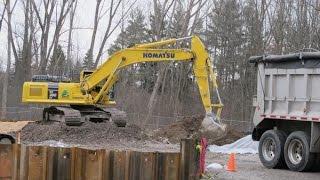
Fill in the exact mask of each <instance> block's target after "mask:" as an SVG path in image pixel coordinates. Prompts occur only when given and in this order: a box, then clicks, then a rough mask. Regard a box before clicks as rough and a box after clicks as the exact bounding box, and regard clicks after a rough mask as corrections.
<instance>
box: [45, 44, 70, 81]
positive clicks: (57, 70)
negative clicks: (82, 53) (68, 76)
mask: <svg viewBox="0 0 320 180" xmlns="http://www.w3.org/2000/svg"><path fill="white" fill-rule="evenodd" d="M65 65H66V56H65V55H64V52H63V50H62V47H61V45H58V47H57V49H56V50H55V51H54V52H53V54H52V56H51V58H50V62H49V66H48V73H49V74H50V75H56V76H62V75H65V73H66V72H65V68H64V67H65Z"/></svg>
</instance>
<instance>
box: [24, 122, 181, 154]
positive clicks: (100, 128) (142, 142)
mask: <svg viewBox="0 0 320 180" xmlns="http://www.w3.org/2000/svg"><path fill="white" fill-rule="evenodd" d="M21 140H22V142H24V143H26V144H34V145H48V142H53V141H56V142H59V143H63V144H68V145H72V146H80V147H86V148H108V149H119V150H123V149H131V150H135V149H136V150H145V151H149V150H150V151H154V150H158V151H176V150H178V147H176V146H175V145H174V146H173V145H170V144H164V143H160V142H155V141H153V140H152V139H151V138H150V137H148V136H147V135H146V134H145V133H144V131H143V130H142V129H140V128H139V127H138V126H135V125H127V126H126V127H117V126H116V125H115V124H113V123H112V122H103V123H93V122H86V123H84V124H83V125H82V126H76V127H72V126H66V125H65V124H63V123H57V122H55V123H39V122H38V123H29V124H28V125H26V126H25V127H24V128H23V129H22V132H21ZM49 145H50V144H49Z"/></svg>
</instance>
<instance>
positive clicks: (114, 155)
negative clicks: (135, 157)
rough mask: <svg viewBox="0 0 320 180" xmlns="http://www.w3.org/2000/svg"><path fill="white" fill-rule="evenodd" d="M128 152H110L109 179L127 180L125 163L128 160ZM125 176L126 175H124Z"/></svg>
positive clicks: (126, 163)
mask: <svg viewBox="0 0 320 180" xmlns="http://www.w3.org/2000/svg"><path fill="white" fill-rule="evenodd" d="M127 154H128V155H129V154H130V152H126V151H111V153H110V155H111V158H110V160H111V161H110V163H111V174H112V175H111V177H112V179H113V180H125V179H128V177H129V173H128V169H127V165H129V163H128V162H127V161H128V160H129V156H128V157H127ZM126 174H127V175H126Z"/></svg>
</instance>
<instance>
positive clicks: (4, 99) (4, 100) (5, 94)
mask: <svg viewBox="0 0 320 180" xmlns="http://www.w3.org/2000/svg"><path fill="white" fill-rule="evenodd" d="M5 8H6V9H7V17H8V23H7V24H8V35H7V37H8V47H7V48H8V49H7V58H8V59H7V67H6V73H5V75H4V81H3V85H2V86H3V87H2V88H3V89H2V98H1V108H2V109H1V112H2V113H1V119H5V118H6V112H7V109H6V108H7V97H8V85H9V84H8V82H9V73H10V65H11V40H10V38H12V37H11V35H12V32H11V31H12V30H11V9H10V0H8V1H7V3H6V7H5Z"/></svg>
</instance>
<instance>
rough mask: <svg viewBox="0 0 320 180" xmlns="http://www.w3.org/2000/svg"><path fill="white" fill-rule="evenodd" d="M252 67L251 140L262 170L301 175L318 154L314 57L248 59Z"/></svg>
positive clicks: (319, 59)
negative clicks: (284, 170) (286, 170)
mask: <svg viewBox="0 0 320 180" xmlns="http://www.w3.org/2000/svg"><path fill="white" fill-rule="evenodd" d="M249 62H251V63H254V64H255V65H256V67H257V95H256V97H254V98H253V99H254V100H253V105H254V107H255V112H254V116H253V124H254V129H253V132H252V138H253V140H256V141H259V158H260V160H261V162H262V164H263V165H264V166H265V167H267V168H286V167H288V168H289V169H290V170H292V171H307V170H310V169H312V168H313V167H315V166H316V162H317V161H318V160H319V153H320V52H297V53H292V54H287V55H265V56H254V57H250V59H249Z"/></svg>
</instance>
